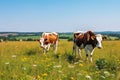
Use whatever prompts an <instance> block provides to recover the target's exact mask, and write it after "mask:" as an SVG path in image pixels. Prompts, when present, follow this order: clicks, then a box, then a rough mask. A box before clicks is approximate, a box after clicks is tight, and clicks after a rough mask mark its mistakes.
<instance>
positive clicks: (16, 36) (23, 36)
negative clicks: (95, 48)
mask: <svg viewBox="0 0 120 80" xmlns="http://www.w3.org/2000/svg"><path fill="white" fill-rule="evenodd" d="M95 33H96V34H102V35H105V36H106V37H107V40H119V39H120V32H110V31H105V32H95ZM58 34H59V39H67V40H68V41H72V40H73V33H72V32H65V33H58ZM41 35H42V32H0V39H3V41H6V40H8V41H20V40H21V41H35V40H36V39H39V38H40V36H41Z"/></svg>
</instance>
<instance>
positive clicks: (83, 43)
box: [73, 31, 102, 62]
mask: <svg viewBox="0 0 120 80" xmlns="http://www.w3.org/2000/svg"><path fill="white" fill-rule="evenodd" d="M77 47H78V54H79V55H80V57H81V49H85V53H86V60H88V51H89V52H90V61H91V62H92V55H93V52H94V49H95V47H98V48H99V49H101V48H102V35H101V34H95V33H94V32H92V31H87V32H85V33H80V32H75V33H74V45H73V53H75V56H76V48H77Z"/></svg>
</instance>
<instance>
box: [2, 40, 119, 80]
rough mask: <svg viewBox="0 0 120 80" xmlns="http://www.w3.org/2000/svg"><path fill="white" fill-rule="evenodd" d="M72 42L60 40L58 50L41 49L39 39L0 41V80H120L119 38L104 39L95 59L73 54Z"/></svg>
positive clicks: (83, 54) (94, 56)
mask: <svg viewBox="0 0 120 80" xmlns="http://www.w3.org/2000/svg"><path fill="white" fill-rule="evenodd" d="M72 45H73V42H68V41H67V40H60V41H59V45H58V51H57V54H54V53H53V50H52V48H50V51H49V52H47V53H46V54H43V53H42V49H41V48H40V45H39V42H36V41H31V42H30V41H21V42H20V41H8V42H1V43H0V80H120V73H119V72H120V41H103V49H97V48H96V49H95V51H94V54H93V63H89V61H88V62H86V61H85V53H84V50H82V59H80V58H79V56H77V57H76V58H75V57H74V56H72Z"/></svg>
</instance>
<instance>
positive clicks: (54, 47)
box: [53, 41, 58, 54]
mask: <svg viewBox="0 0 120 80" xmlns="http://www.w3.org/2000/svg"><path fill="white" fill-rule="evenodd" d="M57 46H58V41H56V44H55V45H54V46H53V49H54V53H55V54H56V52H57Z"/></svg>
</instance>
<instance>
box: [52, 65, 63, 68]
mask: <svg viewBox="0 0 120 80" xmlns="http://www.w3.org/2000/svg"><path fill="white" fill-rule="evenodd" d="M53 67H54V68H61V67H62V66H61V65H55V66H53Z"/></svg>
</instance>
